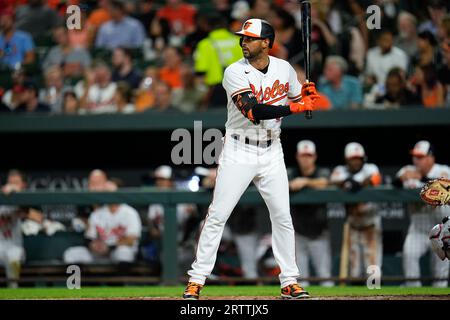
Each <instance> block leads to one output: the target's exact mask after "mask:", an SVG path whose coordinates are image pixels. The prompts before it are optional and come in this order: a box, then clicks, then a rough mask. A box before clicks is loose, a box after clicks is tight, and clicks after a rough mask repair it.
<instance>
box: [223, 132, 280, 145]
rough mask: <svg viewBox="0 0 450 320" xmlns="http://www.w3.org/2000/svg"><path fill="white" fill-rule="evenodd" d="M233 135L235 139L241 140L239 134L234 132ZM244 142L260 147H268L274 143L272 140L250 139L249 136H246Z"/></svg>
mask: <svg viewBox="0 0 450 320" xmlns="http://www.w3.org/2000/svg"><path fill="white" fill-rule="evenodd" d="M231 137H232V138H233V139H234V140H238V141H241V140H240V136H239V135H238V134H232V135H231ZM243 142H244V143H245V144H249V145H252V146H255V147H260V148H268V147H270V145H271V144H272V140H265V141H258V140H250V139H249V138H248V137H245V139H244V141H243Z"/></svg>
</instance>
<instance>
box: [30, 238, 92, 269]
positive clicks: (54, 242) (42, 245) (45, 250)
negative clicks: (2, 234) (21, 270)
mask: <svg viewBox="0 0 450 320" xmlns="http://www.w3.org/2000/svg"><path fill="white" fill-rule="evenodd" d="M83 244H84V236H83V234H82V233H75V232H57V233H55V234H54V235H52V236H47V235H44V234H38V235H35V236H26V237H24V248H25V252H26V262H27V263H33V262H34V263H36V262H38V261H41V262H42V261H46V262H51V261H62V258H63V254H64V251H65V250H66V249H67V248H69V247H72V246H80V245H83Z"/></svg>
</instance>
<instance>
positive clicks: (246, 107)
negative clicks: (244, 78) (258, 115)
mask: <svg viewBox="0 0 450 320" xmlns="http://www.w3.org/2000/svg"><path fill="white" fill-rule="evenodd" d="M233 102H234V104H235V105H236V107H237V108H238V109H239V111H240V112H241V113H242V114H243V115H244V117H246V118H247V119H248V120H250V121H251V122H253V123H254V124H259V121H258V120H256V119H255V117H254V115H253V110H252V108H253V107H254V106H255V105H256V104H258V101H257V100H256V97H255V95H254V94H253V92H251V91H245V92H242V93H238V94H236V95H235V96H233Z"/></svg>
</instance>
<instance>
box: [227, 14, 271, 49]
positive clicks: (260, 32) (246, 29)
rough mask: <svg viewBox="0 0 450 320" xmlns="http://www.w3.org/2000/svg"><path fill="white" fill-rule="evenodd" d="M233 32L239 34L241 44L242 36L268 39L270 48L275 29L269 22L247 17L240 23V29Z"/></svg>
mask: <svg viewBox="0 0 450 320" xmlns="http://www.w3.org/2000/svg"><path fill="white" fill-rule="evenodd" d="M235 34H237V35H238V36H241V41H240V44H241V46H242V36H247V37H252V38H261V39H269V41H270V42H269V48H272V46H273V42H274V41H275V30H274V29H273V27H272V25H271V24H270V23H269V22H267V21H266V20H262V19H248V20H247V21H245V22H244V24H243V25H242V30H240V31H238V32H235Z"/></svg>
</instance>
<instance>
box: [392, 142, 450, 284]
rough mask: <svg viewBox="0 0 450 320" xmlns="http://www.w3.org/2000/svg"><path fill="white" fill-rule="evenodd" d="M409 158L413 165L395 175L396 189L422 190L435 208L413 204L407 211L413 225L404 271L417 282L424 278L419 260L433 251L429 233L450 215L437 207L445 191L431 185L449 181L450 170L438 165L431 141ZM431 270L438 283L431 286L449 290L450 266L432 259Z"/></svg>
mask: <svg viewBox="0 0 450 320" xmlns="http://www.w3.org/2000/svg"><path fill="white" fill-rule="evenodd" d="M410 154H411V156H412V165H406V166H404V167H403V168H401V169H400V171H399V172H398V173H397V175H396V180H394V185H399V186H402V187H403V188H405V189H418V188H423V189H422V190H423V192H421V196H422V197H423V198H425V199H429V201H430V202H427V203H429V204H432V205H433V207H432V206H428V205H426V204H424V203H410V204H408V205H407V207H406V208H407V213H408V215H409V217H410V225H409V227H408V233H407V235H406V238H405V242H404V244H403V270H404V274H405V277H406V278H411V279H413V278H414V279H417V278H420V275H421V268H420V258H421V257H422V256H423V255H425V254H426V253H427V252H428V250H430V249H432V247H431V246H430V230H432V228H433V226H435V225H436V224H438V223H439V222H441V221H442V219H443V218H444V217H446V216H448V215H449V214H450V211H449V210H448V209H450V208H449V207H446V206H440V205H439V206H438V205H437V204H438V203H439V204H440V203H441V202H442V199H440V198H439V194H440V192H441V191H443V190H445V189H442V190H441V191H439V190H440V189H434V188H435V187H432V188H431V185H432V182H431V183H430V181H436V179H439V178H440V177H444V178H449V177H450V168H449V167H448V166H446V165H443V164H438V163H436V159H435V156H434V154H435V152H434V148H433V146H432V145H431V143H430V142H429V141H426V140H421V141H418V142H417V143H416V144H415V145H414V148H413V149H412V150H411V151H410ZM428 183H430V186H429V187H427V186H426V185H427V184H428ZM434 185H435V186H438V187H439V188H440V185H439V183H437V182H436V183H435V184H434ZM444 187H445V186H444ZM438 199H439V201H438ZM433 250H434V249H433ZM430 269H431V270H430V271H431V274H432V276H433V278H435V279H436V280H434V281H433V282H432V285H433V286H434V287H447V286H448V280H447V279H448V274H449V264H448V262H447V261H445V262H443V261H441V259H438V257H436V256H435V255H432V256H431V259H430ZM438 279H439V280H438ZM421 285H422V283H421V281H419V280H408V281H407V282H406V286H411V287H413V286H421Z"/></svg>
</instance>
